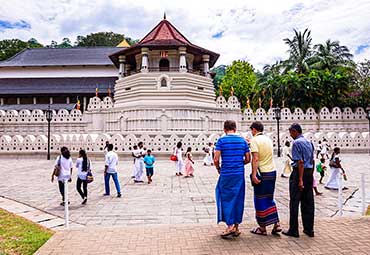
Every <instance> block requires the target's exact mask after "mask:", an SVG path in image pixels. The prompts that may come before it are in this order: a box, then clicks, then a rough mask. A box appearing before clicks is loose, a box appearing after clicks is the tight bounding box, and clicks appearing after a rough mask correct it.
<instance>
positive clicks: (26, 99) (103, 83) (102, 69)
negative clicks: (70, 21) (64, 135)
mask: <svg viewBox="0 0 370 255" xmlns="http://www.w3.org/2000/svg"><path fill="white" fill-rule="evenodd" d="M119 46H120V47H122V46H123V47H127V46H128V45H127V42H126V44H125V41H124V42H122V43H121V45H119ZM118 49H119V48H117V47H85V48H82V47H76V48H37V49H24V50H23V51H21V52H19V53H18V54H16V55H15V56H13V57H11V58H10V59H8V60H6V61H1V62H0V109H2V110H21V109H28V110H32V109H41V110H43V109H46V108H47V107H48V106H49V104H50V105H51V107H52V108H53V109H67V110H71V109H72V108H73V107H74V105H75V104H76V103H77V100H79V101H80V104H81V110H84V109H85V108H86V107H87V103H88V102H89V99H90V98H91V97H93V96H95V94H96V88H98V93H99V95H100V96H107V95H108V94H109V93H110V91H111V93H113V88H114V84H115V81H116V80H117V78H118V75H117V71H116V69H115V67H114V65H113V63H112V62H111V61H110V59H109V57H108V56H109V55H110V54H112V53H114V52H116V51H117V50H118Z"/></svg>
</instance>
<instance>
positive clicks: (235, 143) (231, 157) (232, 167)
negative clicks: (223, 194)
mask: <svg viewBox="0 0 370 255" xmlns="http://www.w3.org/2000/svg"><path fill="white" fill-rule="evenodd" d="M216 150H217V151H221V175H232V174H244V155H245V153H247V152H249V146H248V143H247V142H246V141H245V139H244V138H242V137H241V136H239V135H236V134H231V135H230V134H229V135H225V136H223V137H220V139H218V141H217V143H216Z"/></svg>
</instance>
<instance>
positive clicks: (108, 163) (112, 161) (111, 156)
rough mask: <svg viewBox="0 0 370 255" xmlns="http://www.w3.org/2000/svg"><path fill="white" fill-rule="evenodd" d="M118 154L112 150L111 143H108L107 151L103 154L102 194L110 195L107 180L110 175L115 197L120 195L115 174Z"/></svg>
mask: <svg viewBox="0 0 370 255" xmlns="http://www.w3.org/2000/svg"><path fill="white" fill-rule="evenodd" d="M117 165H118V155H117V153H115V152H114V151H113V144H108V153H107V154H106V155H105V169H104V183H105V194H104V196H109V195H110V188H109V181H110V177H111V176H112V178H113V181H114V185H115V186H116V190H117V197H121V187H120V185H119V181H118V174H117Z"/></svg>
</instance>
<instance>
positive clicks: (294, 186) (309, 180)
mask: <svg viewBox="0 0 370 255" xmlns="http://www.w3.org/2000/svg"><path fill="white" fill-rule="evenodd" d="M289 133H290V136H291V137H292V138H293V139H294V142H293V146H292V161H293V163H292V166H293V172H292V174H291V175H290V179H289V196H290V203H289V216H290V217H289V229H288V230H287V231H283V234H284V235H287V236H292V237H299V232H298V208H299V204H301V215H302V222H303V233H305V234H306V235H308V236H310V237H313V236H314V229H313V227H314V217H315V202H314V195H313V189H312V188H313V171H314V146H313V144H312V142H311V141H308V140H307V139H306V138H305V137H304V136H303V135H302V128H301V126H300V125H299V124H297V123H294V124H292V125H291V126H290V128H289Z"/></svg>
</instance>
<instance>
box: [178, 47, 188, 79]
mask: <svg viewBox="0 0 370 255" xmlns="http://www.w3.org/2000/svg"><path fill="white" fill-rule="evenodd" d="M179 54H180V61H179V62H180V69H179V71H180V72H182V73H186V72H187V69H186V48H185V47H180V48H179Z"/></svg>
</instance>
